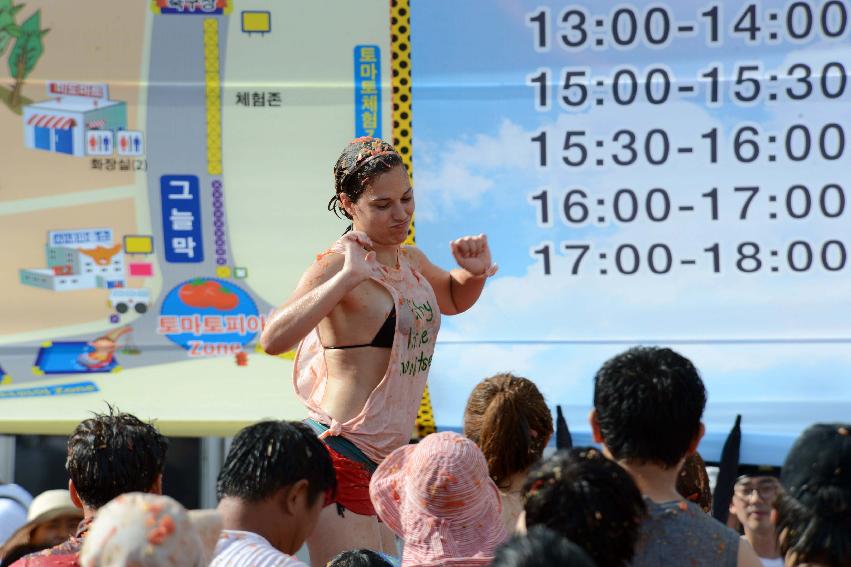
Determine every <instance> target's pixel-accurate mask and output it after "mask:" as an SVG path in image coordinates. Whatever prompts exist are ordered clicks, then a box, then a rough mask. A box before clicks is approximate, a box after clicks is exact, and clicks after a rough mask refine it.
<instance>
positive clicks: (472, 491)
mask: <svg viewBox="0 0 851 567" xmlns="http://www.w3.org/2000/svg"><path fill="white" fill-rule="evenodd" d="M369 494H370V497H371V498H372V503H373V505H374V506H375V509H376V511H377V512H378V516H379V517H380V518H381V521H382V522H384V523H385V524H387V526H388V527H389V528H390V529H392V530H393V531H394V532H396V533H397V534H398V535H399V536H400V537H401V538H402V539H404V540H405V547H404V550H403V554H402V565H403V566H405V567H408V566H411V567H414V566H418V567H419V566H423V567H426V566H433V565H434V566H437V565H470V566H474V565H490V562H491V560H492V559H493V554H494V551H495V549H496V548H497V546H498V545H499V544H501V543H502V542H503V541H504V540H505V539H506V537H507V534H506V532H505V528H504V527H503V524H502V519H501V516H500V512H501V508H502V507H501V504H500V499H499V491H498V490H497V487H496V485H495V484H494V483H493V481H492V480H491V479H490V477H489V476H488V465H487V462H486V461H485V457H484V455H483V454H482V452H481V450H480V449H479V448H478V447H477V446H476V444H475V443H473V442H472V441H470V440H469V439H467V438H466V437H462V436H461V435H458V434H457V433H452V432H442V433H433V434H431V435H429V436H427V437H426V438H425V439H423V440H422V441H421V442H420V443H419V444H417V445H406V446H404V447H400V448H399V449H396V450H395V451H393V452H392V453H391V454H390V455H389V456H388V457H387V458H386V459H384V461H383V462H382V463H381V465H379V467H378V469H377V470H376V471H375V473H374V474H373V476H372V481H371V482H370V485H369Z"/></svg>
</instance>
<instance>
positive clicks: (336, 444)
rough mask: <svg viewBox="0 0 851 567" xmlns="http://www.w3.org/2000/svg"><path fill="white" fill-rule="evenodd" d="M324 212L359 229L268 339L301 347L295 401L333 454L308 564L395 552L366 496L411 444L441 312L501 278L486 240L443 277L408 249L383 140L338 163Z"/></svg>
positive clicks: (316, 268)
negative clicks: (383, 468)
mask: <svg viewBox="0 0 851 567" xmlns="http://www.w3.org/2000/svg"><path fill="white" fill-rule="evenodd" d="M334 184H335V195H334V197H332V199H331V201H330V203H329V204H328V208H329V210H332V211H334V212H335V213H338V214H340V213H341V214H342V215H344V216H345V217H346V218H348V219H350V220H351V221H352V226H351V227H350V231H347V233H346V234H344V235H343V237H342V238H340V239H339V240H338V241H337V242H336V243H335V244H334V245H333V246H332V247H331V248H330V249H329V250H328V251H327V252H325V253H323V254H320V255H319V256H318V257H317V260H316V262H314V263H313V265H311V266H310V267H309V268H308V269H307V271H306V272H305V274H304V275H303V276H302V278H301V280H300V282H299V284H298V286H297V287H296V290H295V292H294V293H293V294H292V296H291V297H290V298H289V299H288V300H287V302H286V303H285V304H284V305H283V306H281V307H280V308H278V309H277V310H276V312H275V314H274V315H273V316H272V317H271V318H270V320H269V322H268V324H267V326H266V328H265V329H264V331H263V334H262V337H261V339H260V340H261V344H262V346H263V348H264V349H265V350H266V352H268V353H270V354H279V353H282V352H285V351H287V350H289V349H291V348H293V347H294V346H295V345H296V344H297V343H299V341H301V344H300V345H299V348H298V353H297V355H296V360H295V368H294V376H293V381H294V384H295V390H296V394H297V395H298V396H299V398H300V399H301V400H302V401H303V402H304V404H305V405H306V406H307V408H308V410H309V419H308V423H309V424H310V425H311V426H312V427H313V428H314V430H316V432H317V433H318V434H319V435H320V438H321V439H322V440H323V441H324V442H325V444H326V446H327V447H328V449H329V452H330V453H331V457H332V460H333V462H334V468H335V472H336V474H337V482H338V487H337V492H336V494H335V495H334V497H333V498H329V500H328V502H334V503H336V507H333V506H332V507H326V508H325V509H324V510H323V511H322V513H321V516H320V520H319V524H318V525H317V528H316V530H315V532H314V534H313V536H312V537H311V538H310V539H309V540H308V545H309V547H310V555H311V561H312V562H313V563H314V564H315V565H324V564H325V563H326V562H327V561H328V560H329V559H331V558H332V557H334V556H335V555H336V554H337V553H338V552H340V551H344V550H347V549H355V548H363V547H367V548H371V549H374V550H376V551H384V552H388V553H391V554H396V547H395V542H394V540H393V536H392V533H391V532H390V531H389V530H388V529H386V527H383V526H382V525H381V523H380V520H379V519H378V518H377V516H376V514H375V510H374V508H373V507H372V503H371V502H370V499H369V480H370V477H371V476H372V473H373V471H374V470H375V468H376V467H377V466H378V465H379V464H380V463H381V461H382V460H384V457H386V456H387V455H388V454H389V453H390V452H392V451H393V450H394V449H396V448H398V447H400V446H401V445H404V444H406V443H407V442H408V440H409V438H410V435H411V432H412V431H413V427H414V422H415V420H416V415H417V410H418V408H419V404H420V399H421V397H422V393H423V389H424V387H425V384H426V379H427V378H428V371H429V368H430V366H431V360H432V354H433V352H434V346H435V340H436V338H437V332H438V329H439V327H440V317H441V314H444V315H454V314H456V313H461V312H463V311H466V310H467V309H469V308H470V307H472V305H473V304H474V303H475V302H476V300H477V299H478V297H479V295H480V294H481V292H482V288H483V287H484V283H485V279H486V278H487V277H488V276H490V275H492V274H493V273H495V271H496V266H495V265H493V264H492V262H491V254H490V249H489V248H488V244H487V238H486V237H485V236H484V235H479V236H467V237H464V238H459V239H458V240H454V241H452V242H451V243H450V247H451V250H452V254H453V256H454V257H455V260H456V262H457V263H458V266H459V267H458V268H456V269H454V270H452V271H451V272H447V271H445V270H443V269H441V268H439V267H437V266H435V265H434V264H432V263H431V262H429V260H428V258H426V256H425V254H423V252H422V251H420V250H419V249H417V248H413V247H408V246H403V244H402V243H403V242H404V241H405V239H406V237H407V234H408V229H409V226H410V224H411V219H412V218H413V215H414V192H413V188H412V187H411V181H410V179H409V177H408V172H407V170H406V169H405V166H404V164H403V163H402V158H401V157H400V156H399V154H398V153H396V151H395V150H394V149H393V147H392V146H391V145H390V144H388V143H387V142H384V141H383V140H379V139H377V138H368V137H367V138H358V139H356V140H354V141H352V142H351V143H350V144H349V145H348V146H347V147H346V149H345V150H344V151H343V153H342V155H341V156H340V158H339V159H338V160H337V163H336V164H335V166H334Z"/></svg>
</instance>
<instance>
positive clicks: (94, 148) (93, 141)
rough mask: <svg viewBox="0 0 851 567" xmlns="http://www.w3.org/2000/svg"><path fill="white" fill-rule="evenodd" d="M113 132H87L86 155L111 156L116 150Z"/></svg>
mask: <svg viewBox="0 0 851 567" xmlns="http://www.w3.org/2000/svg"><path fill="white" fill-rule="evenodd" d="M112 141H113V137H112V130H86V154H87V155H90V156H111V155H112V153H113V151H115V150H114V144H113V143H112Z"/></svg>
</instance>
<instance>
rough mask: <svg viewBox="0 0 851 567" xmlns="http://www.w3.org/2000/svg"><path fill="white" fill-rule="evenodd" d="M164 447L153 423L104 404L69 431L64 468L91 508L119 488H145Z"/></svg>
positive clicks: (162, 458) (160, 463)
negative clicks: (101, 411) (101, 410)
mask: <svg viewBox="0 0 851 567" xmlns="http://www.w3.org/2000/svg"><path fill="white" fill-rule="evenodd" d="M167 448H168V441H167V440H166V438H165V437H163V436H162V434H161V433H160V432H159V431H157V428H156V427H154V426H153V425H151V424H150V423H145V422H143V421H141V420H140V419H139V418H137V417H136V416H134V415H131V414H129V413H121V412H120V411H118V410H116V409H114V408H112V407H111V406H110V407H109V413H105V414H95V415H94V417H92V418H91V419H87V420H85V421H83V422H81V423H80V424H79V425H78V426H77V427H76V428H75V429H74V432H73V433H71V436H70V437H69V438H68V458H67V460H66V462H65V469H66V470H67V471H68V475H69V476H70V477H71V480H72V481H74V487H75V488H76V490H77V494H79V496H80V499H81V500H82V501H83V503H84V504H85V505H86V506H89V507H91V508H95V509H97V508H100V507H101V506H104V505H105V504H106V503H107V502H109V501H110V500H112V499H113V498H115V497H116V496H118V495H120V494H124V493H126V492H147V491H149V490H150V489H151V488H152V487H153V486H154V483H155V482H156V481H157V478H158V477H159V476H160V475H162V473H163V467H164V466H165V454H166V449H167Z"/></svg>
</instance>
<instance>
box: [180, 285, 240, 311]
mask: <svg viewBox="0 0 851 567" xmlns="http://www.w3.org/2000/svg"><path fill="white" fill-rule="evenodd" d="M177 296H178V297H179V298H180V301H182V302H183V304H184V305H187V306H189V307H197V308H198V309H204V308H208V307H211V308H213V309H217V310H219V311H230V310H232V309H236V307H237V306H238V305H239V296H238V295H237V294H236V293H234V292H233V291H231V290H230V289H228V288H226V287H225V286H223V285H221V284H220V283H218V282H216V281H213V280H204V279H201V278H196V279H194V280H192V281H189V282H187V283H185V284H183V285H182V286H180V289H179V290H178V291H177Z"/></svg>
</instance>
